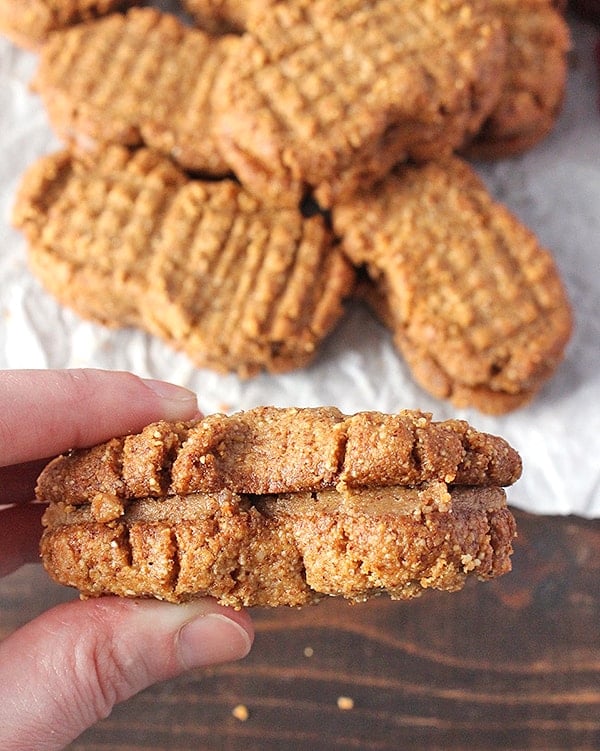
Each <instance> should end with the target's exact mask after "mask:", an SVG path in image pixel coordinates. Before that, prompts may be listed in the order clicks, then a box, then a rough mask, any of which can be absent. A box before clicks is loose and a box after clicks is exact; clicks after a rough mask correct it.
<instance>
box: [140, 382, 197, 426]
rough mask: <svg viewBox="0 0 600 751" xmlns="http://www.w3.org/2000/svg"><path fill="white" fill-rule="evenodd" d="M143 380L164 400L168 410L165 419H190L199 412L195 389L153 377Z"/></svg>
mask: <svg viewBox="0 0 600 751" xmlns="http://www.w3.org/2000/svg"><path fill="white" fill-rule="evenodd" d="M142 381H143V383H144V384H145V385H146V386H147V387H148V388H149V389H150V391H152V392H153V393H154V394H156V395H157V396H159V397H160V398H161V400H162V401H163V403H164V407H165V410H166V414H165V419H167V420H176V419H189V418H191V417H195V416H196V415H198V414H199V413H198V398H197V396H196V394H194V392H193V391H190V390H189V389H186V388H184V387H183V386H176V385H175V384H174V383H168V382H167V381H158V380H155V379H153V378H143V379H142Z"/></svg>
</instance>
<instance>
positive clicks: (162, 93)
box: [32, 8, 238, 176]
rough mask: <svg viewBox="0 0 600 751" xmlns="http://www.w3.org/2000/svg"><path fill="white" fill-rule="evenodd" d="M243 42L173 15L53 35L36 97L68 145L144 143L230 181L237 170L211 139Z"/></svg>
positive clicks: (151, 13) (123, 18)
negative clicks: (226, 68) (223, 73)
mask: <svg viewBox="0 0 600 751" xmlns="http://www.w3.org/2000/svg"><path fill="white" fill-rule="evenodd" d="M237 43H238V39H237V37H235V36H233V35H229V36H221V37H218V38H213V37H209V36H208V35H207V34H205V33H204V32H202V31H201V30H199V29H191V28H188V27H186V26H184V25H183V24H182V23H181V22H179V21H178V20H177V18H175V16H173V15H170V14H168V13H161V12H159V11H158V10H155V9H153V8H132V9H131V10H130V11H129V12H128V13H127V14H124V15H122V14H112V15H111V16H109V17H107V18H102V19H99V20H97V21H94V22H90V23H86V24H79V25H77V26H75V27H73V28H70V29H66V30H64V31H62V32H57V33H55V34H53V35H52V37H51V39H50V40H49V41H48V43H47V44H45V45H44V47H43V48H42V50H41V53H40V60H39V65H38V69H37V72H36V75H35V77H34V80H33V81H32V88H33V90H34V91H36V92H37V93H38V94H39V95H40V96H41V98H42V100H43V102H44V105H45V107H46V110H47V112H48V117H49V119H50V121H51V123H52V125H53V127H54V129H55V131H56V132H57V133H58V135H59V136H60V137H62V138H63V139H64V140H66V141H67V142H69V143H73V142H74V143H76V144H79V145H83V146H85V147H86V148H93V147H94V146H96V145H98V144H106V143H119V144H123V145H127V146H137V145H143V144H145V145H147V146H150V147H152V148H154V149H157V150H159V151H162V152H164V153H166V154H168V155H169V156H171V157H172V158H173V159H175V160H176V161H177V162H178V163H179V164H181V165H182V166H183V167H185V168H186V169H188V170H193V171H195V172H200V173H206V174H207V175H213V176H223V175H226V174H227V173H228V172H229V168H228V166H227V164H226V162H225V161H224V160H223V158H222V157H221V154H220V152H219V150H218V146H217V142H216V140H215V138H214V136H213V108H212V105H211V101H210V100H211V91H212V89H213V87H214V85H215V79H216V78H217V77H218V75H219V71H220V69H221V67H222V66H223V63H224V59H225V58H226V57H227V56H228V55H229V54H230V51H231V50H232V48H235V47H236V46H237ZM100 71H101V72H102V74H101V75H100V74H99V72H100Z"/></svg>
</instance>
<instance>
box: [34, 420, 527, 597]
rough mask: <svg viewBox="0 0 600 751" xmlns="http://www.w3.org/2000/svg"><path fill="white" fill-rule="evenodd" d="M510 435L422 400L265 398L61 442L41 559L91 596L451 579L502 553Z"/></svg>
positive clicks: (450, 584)
mask: <svg viewBox="0 0 600 751" xmlns="http://www.w3.org/2000/svg"><path fill="white" fill-rule="evenodd" d="M520 473H521V461H520V458H519V456H518V454H517V452H516V451H515V450H514V449H513V448H512V447H510V446H509V444H508V443H507V442H506V441H504V440H503V439H501V438H499V437H497V436H491V435H489V434H485V433H480V432H478V431H476V430H475V429H473V428H472V427H471V426H469V425H468V424H467V423H465V422H463V421H457V420H451V421H446V422H437V423H436V422H434V421H433V420H432V419H431V415H429V414H425V413H421V412H415V411H404V412H400V413H398V414H396V415H385V414H381V413H377V412H364V413H357V414H355V415H351V416H347V415H343V414H342V413H341V412H339V410H337V409H335V408H333V407H331V408H315V409H307V408H305V409H297V408H289V409H277V408H274V407H262V408H257V409H255V410H249V411H247V412H242V413H237V414H234V415H231V416H229V417H228V416H225V415H211V416H209V417H207V418H205V419H203V420H199V421H197V422H192V423H179V424H170V423H164V422H161V423H155V424H153V425H149V426H148V427H147V428H146V429H144V431H142V432H141V433H139V434H136V435H129V436H125V437H122V438H115V439H113V440H111V441H108V442H107V443H105V444H102V445H100V446H95V447H92V448H90V449H87V450H78V451H74V452H71V453H69V454H66V455H63V456H61V457H58V458H56V459H55V460H53V461H52V462H51V463H50V464H49V465H48V466H47V467H46V469H45V470H44V471H43V472H42V474H41V475H40V477H39V480H38V485H37V489H36V494H37V497H38V499H39V500H40V501H44V502H48V503H49V506H48V509H47V511H46V514H45V517H44V525H45V530H44V534H43V538H42V543H41V552H42V560H43V563H44V565H45V567H46V569H47V570H48V572H49V573H50V575H51V576H52V577H53V578H55V579H56V580H57V581H58V582H60V583H62V584H66V585H69V586H73V587H77V588H78V589H79V590H80V592H81V594H82V595H83V596H86V597H88V596H99V595H102V594H108V593H110V594H116V595H122V596H136V597H140V596H142V597H148V596H151V597H158V598H160V599H166V600H171V601H174V602H181V601H184V600H187V599H190V598H193V597H201V596H212V597H216V598H217V599H218V601H219V602H221V603H223V604H226V605H231V606H234V607H241V606H252V605H259V606H270V607H274V606H279V605H289V606H301V605H305V604H309V603H314V602H317V601H318V600H320V599H322V598H323V597H325V596H342V597H345V598H347V599H348V600H350V601H353V602H360V601H363V600H366V599H368V598H370V597H372V596H375V595H379V594H383V593H385V594H388V595H389V596H390V597H392V598H394V599H408V598H411V597H415V596H418V595H419V594H421V593H422V592H423V591H424V590H426V589H429V588H435V589H442V590H449V591H453V590H457V589H460V588H461V587H462V586H463V585H464V583H465V581H466V580H467V578H468V577H469V576H477V577H478V578H480V579H482V580H485V579H489V578H492V577H495V576H499V575H501V574H503V573H506V572H507V571H509V570H510V555H511V553H512V541H513V539H514V536H515V522H514V518H513V516H512V514H511V512H510V510H509V509H508V508H507V506H506V495H505V491H504V490H503V486H505V485H509V484H511V483H513V482H515V481H516V480H517V479H518V477H519V476H520Z"/></svg>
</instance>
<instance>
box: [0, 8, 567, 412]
mask: <svg viewBox="0 0 600 751" xmlns="http://www.w3.org/2000/svg"><path fill="white" fill-rule="evenodd" d="M126 4H127V3H126ZM134 4H135V3H129V5H134ZM63 5H65V6H67V5H68V6H69V8H70V9H71V6H76V7H78V8H79V10H80V13H79V16H77V14H76V13H74V12H69V14H65V15H64V19H65V20H64V23H67V22H69V23H72V22H73V21H75V20H77V19H79V20H82V22H80V23H75V24H74V25H71V26H70V27H69V28H64V29H62V30H56V31H53V32H52V33H50V34H49V35H48V38H47V40H46V41H45V42H44V43H43V44H42V46H41V48H40V63H39V68H38V72H37V75H36V77H35V81H34V84H33V85H34V89H35V90H36V91H37V92H38V93H39V94H40V96H41V97H42V99H43V101H44V103H45V105H46V107H47V110H48V114H49V117H50V120H51V122H52V124H53V126H54V127H55V129H56V131H57V133H59V135H60V136H61V137H63V138H64V140H65V141H66V142H67V144H68V145H69V149H68V150H67V151H65V152H62V153H60V154H57V155H52V156H49V157H46V158H45V159H43V160H41V162H40V163H38V164H36V165H34V166H33V167H32V169H31V170H30V172H29V173H28V174H27V176H26V177H25V179H24V181H23V185H22V188H21V191H20V193H19V197H18V199H17V203H16V206H15V213H14V218H15V223H16V225H17V226H18V227H20V228H21V229H22V230H23V231H24V233H25V234H26V236H27V238H28V240H29V243H30V259H31V265H32V268H33V269H34V271H35V272H36V274H37V275H38V276H39V277H40V279H41V280H42V281H43V283H44V284H45V285H46V286H47V287H48V288H49V289H50V290H51V291H52V292H53V294H55V295H56V296H57V297H58V299H59V300H61V301H63V302H64V303H66V304H67V305H69V306H71V307H73V308H74V309H75V310H77V311H78V312H79V313H80V314H81V315H83V316H86V317H88V318H91V319H92V320H96V321H100V322H102V323H104V324H107V325H117V326H122V325H136V326H140V327H142V328H144V329H146V330H147V331H149V332H151V333H153V334H156V335H158V336H160V337H162V338H163V339H165V340H167V341H169V342H170V343H172V344H173V346H175V347H177V348H180V349H182V350H183V351H185V352H186V353H187V354H188V355H189V357H190V358H191V359H192V360H193V361H194V362H195V363H196V364H198V365H200V366H207V367H211V368H215V369H218V370H226V371H234V372H237V373H238V374H239V375H240V376H243V377H245V376H249V375H253V374H255V373H256V372H258V371H260V370H263V369H266V370H268V371H271V372H280V371H284V370H289V369H292V368H297V367H301V366H303V365H305V364H306V363H308V362H309V361H310V360H311V358H312V357H314V355H315V353H316V352H317V351H318V347H319V345H320V343H321V341H322V340H323V338H324V337H325V336H327V335H328V334H329V333H330V332H331V331H332V330H333V329H334V327H335V324H336V323H337V321H338V320H339V318H340V316H341V315H342V314H343V307H344V305H343V303H344V300H345V299H347V298H348V297H350V296H351V295H352V294H353V291H354V289H355V283H354V282H355V276H356V270H357V269H364V270H366V272H367V276H368V280H369V281H368V284H367V286H366V289H365V287H364V286H363V285H360V289H361V294H363V295H364V296H365V297H366V298H367V299H368V300H369V301H371V302H372V303H373V308H374V310H375V311H376V313H378V314H379V315H380V316H381V318H382V320H383V321H384V322H385V324H386V325H387V326H389V327H390V329H391V330H392V332H393V337H394V341H395V343H396V344H397V346H398V349H399V351H400V352H401V353H402V355H403V356H404V358H405V359H406V362H407V364H408V366H409V367H410V368H411V371H412V372H413V374H414V376H415V378H416V380H417V381H418V382H419V383H420V384H421V385H422V386H423V387H424V388H425V389H426V390H428V391H429V392H431V393H432V394H435V395H436V396H439V397H441V398H446V399H449V400H451V401H452V402H453V403H454V404H455V405H456V406H459V407H464V406H474V407H476V408H478V409H480V410H482V411H484V412H489V413H496V414H498V413H503V412H507V411H509V410H512V409H515V408H517V407H519V406H521V405H522V404H524V403H526V402H528V401H529V400H530V399H532V397H533V396H534V395H535V394H536V393H537V391H538V390H539V389H540V387H541V386H542V384H543V383H544V382H545V381H546V379H547V378H548V377H549V376H550V375H551V374H552V373H553V372H554V370H555V368H556V366H557V365H558V363H559V362H560V360H561V359H562V357H563V353H564V348H565V346H566V343H567V341H568V339H569V336H570V332H571V325H572V324H571V311H570V306H569V303H568V300H567V297H566V294H565V290H564V287H563V284H562V282H561V279H560V277H559V274H558V271H557V268H556V266H555V264H554V261H553V259H552V257H551V255H550V254H549V253H548V251H546V250H545V249H543V248H542V247H540V245H539V243H538V242H537V240H536V238H535V237H534V236H533V234H532V233H531V232H529V231H528V230H527V229H526V228H524V227H523V226H522V225H521V224H520V223H519V222H518V221H517V219H516V218H515V217H513V216H512V215H510V214H509V213H508V212H507V211H506V209H504V208H503V207H502V206H500V205H499V204H498V203H496V202H495V201H493V200H492V199H491V197H490V196H489V195H488V193H487V192H486V190H485V188H484V186H483V185H482V183H481V182H480V180H479V179H478V178H477V177H476V176H475V174H474V172H473V171H472V169H471V168H470V167H469V166H468V165H467V163H466V162H465V161H464V157H465V156H476V157H482V156H485V157H486V158H498V157H501V156H504V155H508V154H515V153H519V152H520V151H522V150H523V149H525V148H530V147H531V146H533V145H534V144H535V143H537V142H538V141H539V140H540V139H541V138H543V137H544V136H545V135H546V134H547V133H548V132H549V131H550V129H551V128H552V125H553V123H554V121H555V119H556V117H557V114H558V112H559V110H560V105H561V101H562V97H563V92H564V86H565V72H566V62H565V56H566V51H567V48H568V44H569V39H568V31H567V26H566V24H565V21H564V19H563V18H562V16H561V15H560V13H559V12H558V11H557V10H556V9H555V8H554V4H553V3H552V2H551V0H528V2H525V3H523V2H518V1H517V0H469V1H468V2H466V1H465V0H444V2H441V0H415V1H414V2H413V1H412V0H336V1H335V2H331V0H293V1H287V2H283V1H281V0H219V1H218V2H217V1H216V0H187V2H186V3H185V7H186V9H187V11H188V12H189V13H190V14H192V16H193V17H194V18H195V19H196V20H197V22H198V24H203V25H204V26H205V28H204V29H201V28H192V27H190V26H185V25H183V23H181V22H180V21H178V20H177V19H176V18H175V17H174V16H171V15H168V14H164V13H160V12H159V11H157V10H155V9H152V8H131V9H130V10H129V11H128V12H126V13H125V14H121V13H114V12H113V13H110V14H108V15H107V16H106V17H104V18H100V19H98V20H94V21H85V20H83V19H84V18H85V14H87V13H90V12H91V10H90V8H92V7H93V9H94V12H98V13H99V12H104V11H107V10H110V9H111V7H110V6H111V5H114V3H112V4H111V3H101V2H96V3H92V2H90V0H87V1H86V2H79V3H74V2H64V3H60V2H58V0H53V2H50V0H45V2H42V0H37V3H35V2H32V3H31V6H32V7H38V6H46V7H48V8H54V10H53V11H52V13H51V15H52V18H53V19H54V20H56V18H58V17H60V14H57V11H56V8H57V7H58V6H63ZM48 12H49V13H50V11H48ZM5 15H6V14H5ZM13 15H14V14H13ZM0 18H2V16H1V15H0ZM6 24H7V22H6V21H4V25H5V26H6ZM56 25H57V23H54V26H56ZM13 27H14V24H13ZM23 28H24V26H23V27H22V28H21V30H23ZM44 28H45V29H49V28H52V24H46V26H45V27H44ZM33 36H35V35H32V38H33ZM459 154H461V155H462V156H459Z"/></svg>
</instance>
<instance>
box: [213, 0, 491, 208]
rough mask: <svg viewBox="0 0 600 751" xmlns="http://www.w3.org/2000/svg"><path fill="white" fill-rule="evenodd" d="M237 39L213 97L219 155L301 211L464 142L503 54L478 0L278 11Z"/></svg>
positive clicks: (297, 3)
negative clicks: (301, 205)
mask: <svg viewBox="0 0 600 751" xmlns="http://www.w3.org/2000/svg"><path fill="white" fill-rule="evenodd" d="M239 41H240V43H239V45H238V46H237V48H236V49H235V50H233V51H232V53H231V54H230V55H229V56H228V58H227V60H226V61H225V63H224V65H223V69H222V72H221V74H220V75H219V77H218V80H217V81H216V83H215V95H214V97H213V106H214V110H215V113H216V114H215V118H216V125H215V132H216V134H217V138H218V141H219V147H220V150H221V153H222V154H223V157H224V158H225V159H226V161H227V162H228V163H229V165H230V167H231V168H232V170H233V171H234V173H235V174H236V175H237V176H238V178H239V179H240V180H241V181H242V183H243V184H244V185H245V186H246V187H247V188H248V189H249V190H250V191H251V192H253V193H255V194H257V195H260V196H264V197H268V199H269V200H271V201H273V202H282V201H287V202H292V203H297V202H298V201H299V200H300V199H301V197H302V195H303V194H304V192H305V191H306V190H308V189H312V190H314V194H315V196H316V198H317V200H318V202H319V204H320V205H321V207H324V208H328V207H329V206H331V205H332V203H333V202H334V200H339V199H340V198H341V197H343V196H346V197H347V196H348V195H351V194H352V193H353V192H354V191H355V190H356V189H357V188H359V187H360V186H362V187H366V186H368V185H369V184H371V183H373V182H374V181H375V180H376V179H377V178H380V177H382V176H383V175H385V174H386V173H387V172H388V171H389V169H390V167H391V165H393V164H395V163H397V162H400V161H403V160H406V159H407V158H412V159H418V160H425V159H433V158H439V157H440V156H443V155H445V154H448V153H450V152H451V151H452V150H453V149H455V148H457V147H459V146H461V145H463V143H464V142H465V141H466V140H469V139H470V138H471V137H472V136H473V135H474V134H475V133H476V132H477V131H478V129H479V127H480V126H481V124H482V122H483V121H484V120H485V118H486V117H487V116H488V115H489V113H490V111H491V110H492V109H493V107H494V106H495V104H496V102H497V100H498V97H499V94H500V88H501V86H502V80H503V79H502V72H503V67H504V61H505V46H506V40H505V33H504V28H503V25H502V22H501V20H500V19H499V18H498V16H497V14H494V13H493V12H491V11H490V7H489V4H488V3H487V2H479V0H474V1H473V2H469V3H464V2H462V0H448V1H447V2H439V0H418V2H402V3H399V2H390V0H370V1H369V2H364V0H336V2H331V0H294V1H293V2H290V3H281V2H280V3H274V4H272V5H270V6H269V7H268V8H267V9H266V10H265V11H264V12H263V13H251V14H250V17H249V19H248V21H247V26H246V33H245V34H243V35H242V37H241V38H240V40H239Z"/></svg>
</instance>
